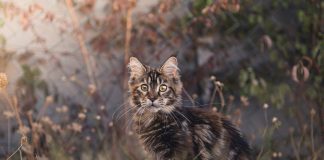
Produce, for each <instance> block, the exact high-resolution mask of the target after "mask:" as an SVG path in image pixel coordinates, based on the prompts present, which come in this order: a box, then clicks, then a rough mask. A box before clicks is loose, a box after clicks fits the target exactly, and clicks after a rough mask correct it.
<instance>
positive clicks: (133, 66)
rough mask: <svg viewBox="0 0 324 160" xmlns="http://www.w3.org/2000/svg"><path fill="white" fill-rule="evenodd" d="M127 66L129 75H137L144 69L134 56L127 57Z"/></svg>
mask: <svg viewBox="0 0 324 160" xmlns="http://www.w3.org/2000/svg"><path fill="white" fill-rule="evenodd" d="M128 68H129V70H130V75H131V77H139V76H141V75H143V74H144V73H145V71H146V69H145V67H144V65H143V64H142V63H141V62H140V61H139V60H138V59H137V58H135V57H130V58H129V64H128Z"/></svg>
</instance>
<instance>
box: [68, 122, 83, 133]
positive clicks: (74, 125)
mask: <svg viewBox="0 0 324 160" xmlns="http://www.w3.org/2000/svg"><path fill="white" fill-rule="evenodd" d="M70 128H71V129H72V130H73V131H75V132H81V130H82V125H81V124H79V123H75V122H73V123H72V124H71V126H70Z"/></svg>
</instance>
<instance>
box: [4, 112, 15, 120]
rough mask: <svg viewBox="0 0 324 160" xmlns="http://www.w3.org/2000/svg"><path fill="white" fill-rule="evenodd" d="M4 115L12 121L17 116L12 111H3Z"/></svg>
mask: <svg viewBox="0 0 324 160" xmlns="http://www.w3.org/2000/svg"><path fill="white" fill-rule="evenodd" d="M3 115H4V116H5V117H6V118H7V119H10V118H12V117H14V116H15V113H13V112H11V111H3Z"/></svg>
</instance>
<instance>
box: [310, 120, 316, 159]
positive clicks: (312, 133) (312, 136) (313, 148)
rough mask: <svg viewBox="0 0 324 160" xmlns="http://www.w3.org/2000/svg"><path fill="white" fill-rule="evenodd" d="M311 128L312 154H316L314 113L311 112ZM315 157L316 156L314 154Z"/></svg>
mask: <svg viewBox="0 0 324 160" xmlns="http://www.w3.org/2000/svg"><path fill="white" fill-rule="evenodd" d="M310 123H311V126H310V127H311V128H310V132H311V143H312V154H313V155H314V154H315V145H314V124H313V123H314V115H313V114H311V122H310ZM313 157H314V156H313Z"/></svg>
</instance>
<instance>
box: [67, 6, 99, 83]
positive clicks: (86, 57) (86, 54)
mask: <svg viewBox="0 0 324 160" xmlns="http://www.w3.org/2000/svg"><path fill="white" fill-rule="evenodd" d="M65 3H66V5H67V8H68V10H69V14H70V16H71V18H72V24H73V28H74V30H75V31H76V37H77V39H78V42H79V45H80V49H81V53H82V57H83V61H84V63H85V65H86V69H87V73H88V77H89V80H90V82H91V84H93V85H95V86H97V85H96V81H95V77H94V70H93V67H94V66H93V64H92V63H91V60H90V54H89V51H88V49H87V47H86V45H85V40H84V37H83V34H82V33H81V29H80V22H79V19H78V17H77V15H76V14H75V12H74V8H73V4H72V0H65Z"/></svg>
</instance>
